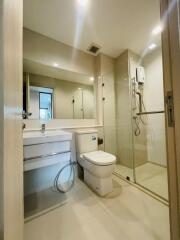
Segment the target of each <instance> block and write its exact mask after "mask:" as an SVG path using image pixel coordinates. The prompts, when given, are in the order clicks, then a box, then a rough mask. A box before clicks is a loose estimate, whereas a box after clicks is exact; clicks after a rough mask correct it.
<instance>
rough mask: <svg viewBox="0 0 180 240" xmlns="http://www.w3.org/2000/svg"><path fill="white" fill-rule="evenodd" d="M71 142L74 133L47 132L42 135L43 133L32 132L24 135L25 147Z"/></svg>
mask: <svg viewBox="0 0 180 240" xmlns="http://www.w3.org/2000/svg"><path fill="white" fill-rule="evenodd" d="M71 140H72V133H70V132H65V131H62V130H52V131H45V132H44V133H42V132H41V131H31V132H24V133H23V144H24V145H31V144H39V143H47V142H58V141H71Z"/></svg>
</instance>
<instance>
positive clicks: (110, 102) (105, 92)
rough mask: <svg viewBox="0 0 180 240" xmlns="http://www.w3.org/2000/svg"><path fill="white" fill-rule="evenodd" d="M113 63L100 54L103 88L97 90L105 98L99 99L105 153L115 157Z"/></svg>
mask: <svg viewBox="0 0 180 240" xmlns="http://www.w3.org/2000/svg"><path fill="white" fill-rule="evenodd" d="M114 63H115V62H114V59H113V58H111V57H108V56H106V55H103V54H101V56H100V71H101V76H102V83H103V84H104V86H103V87H102V86H101V88H100V89H99V90H100V91H102V97H103V98H105V99H104V101H102V99H100V100H101V101H102V108H103V110H102V111H103V112H102V114H103V125H104V141H105V151H106V152H109V153H112V154H114V155H117V145H116V112H115V111H116V109H115V73H114V67H115V66H114Z"/></svg>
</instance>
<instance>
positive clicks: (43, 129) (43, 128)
mask: <svg viewBox="0 0 180 240" xmlns="http://www.w3.org/2000/svg"><path fill="white" fill-rule="evenodd" d="M45 131H46V124H44V123H43V124H42V125H41V132H42V133H44V132H45Z"/></svg>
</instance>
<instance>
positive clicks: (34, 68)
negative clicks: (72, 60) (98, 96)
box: [23, 59, 94, 85]
mask: <svg viewBox="0 0 180 240" xmlns="http://www.w3.org/2000/svg"><path fill="white" fill-rule="evenodd" d="M23 71H24V72H28V73H33V74H36V75H42V76H46V77H50V78H55V79H61V80H64V81H70V82H75V83H81V84H85V85H93V84H94V82H93V81H92V80H91V76H88V75H84V74H80V73H74V72H70V71H67V70H63V69H60V68H59V67H58V68H56V67H52V66H47V65H44V64H41V63H38V62H34V61H30V60H27V59H23Z"/></svg>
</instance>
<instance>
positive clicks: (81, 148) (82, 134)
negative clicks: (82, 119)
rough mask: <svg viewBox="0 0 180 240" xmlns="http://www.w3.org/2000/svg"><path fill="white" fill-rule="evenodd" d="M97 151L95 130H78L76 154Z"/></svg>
mask: <svg viewBox="0 0 180 240" xmlns="http://www.w3.org/2000/svg"><path fill="white" fill-rule="evenodd" d="M97 150H98V133H97V130H80V131H77V132H76V151H77V153H79V154H81V153H87V152H93V151H97Z"/></svg>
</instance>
